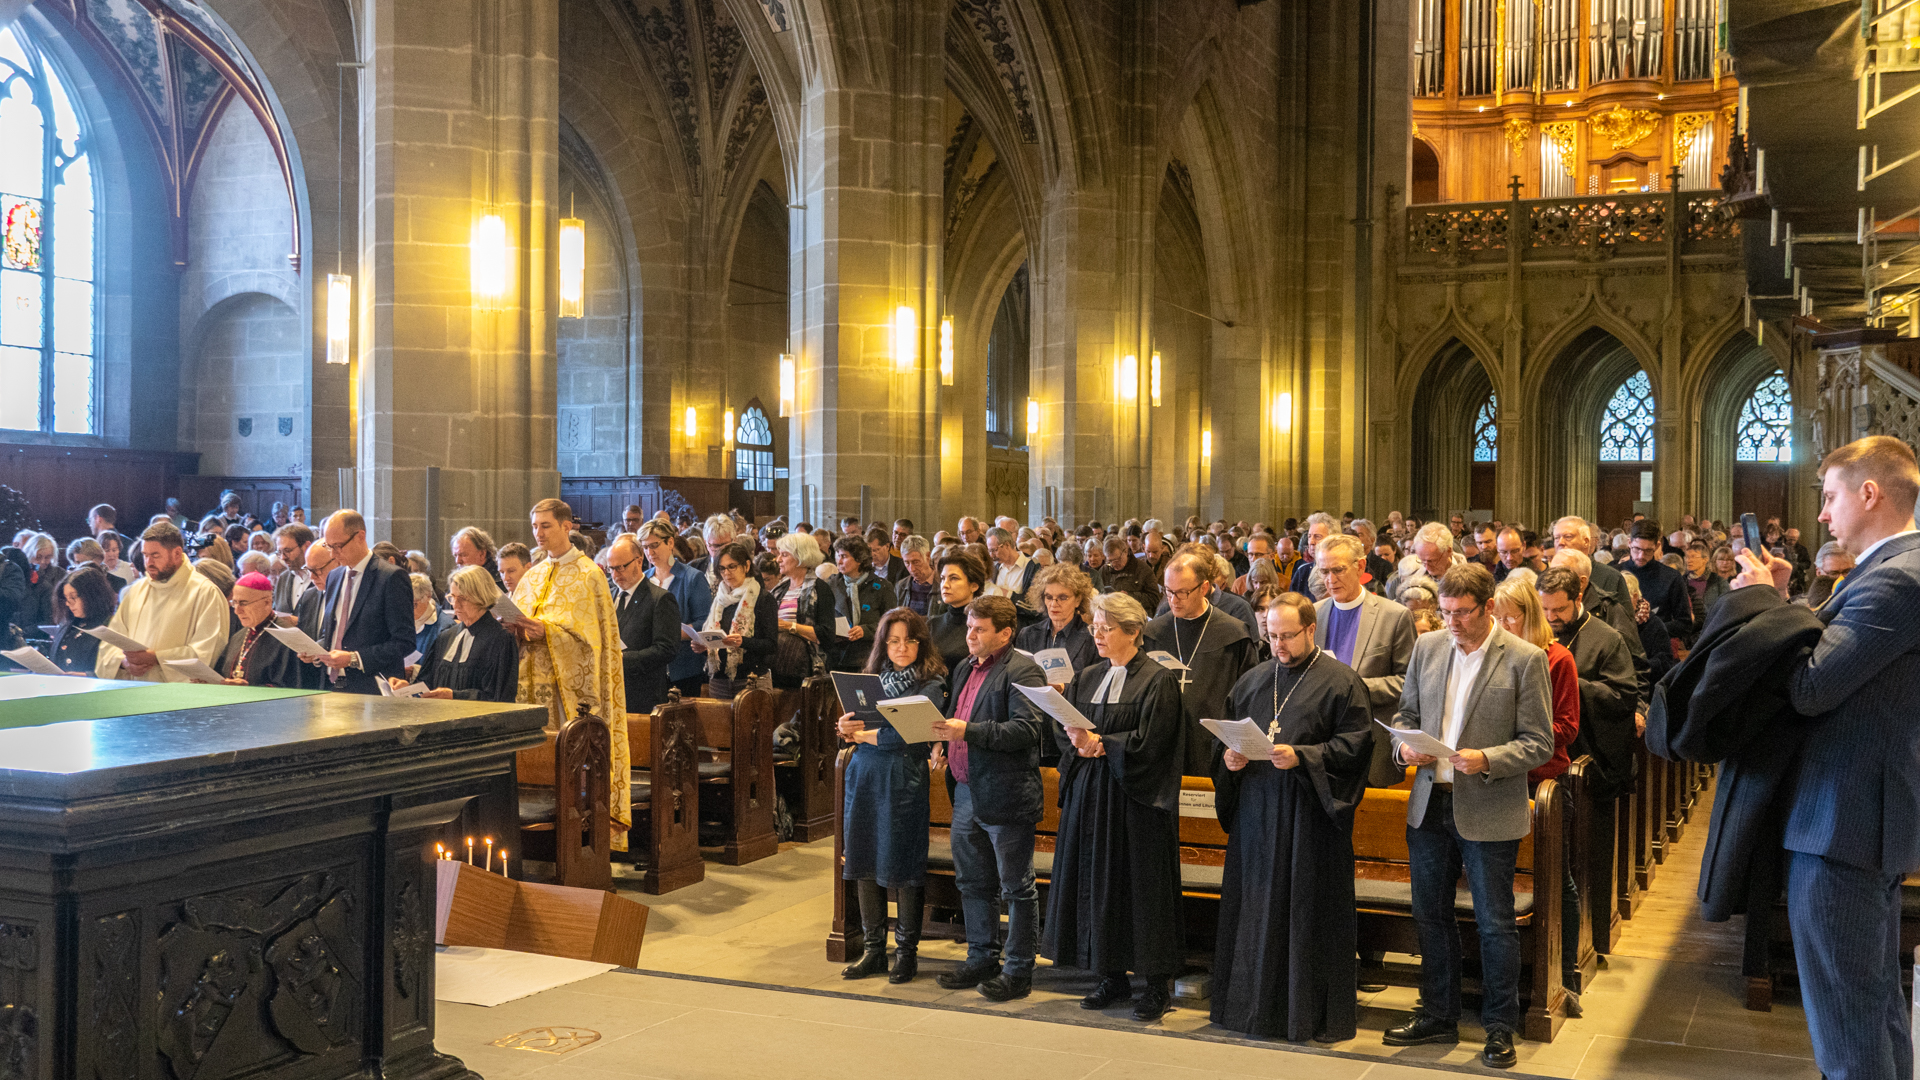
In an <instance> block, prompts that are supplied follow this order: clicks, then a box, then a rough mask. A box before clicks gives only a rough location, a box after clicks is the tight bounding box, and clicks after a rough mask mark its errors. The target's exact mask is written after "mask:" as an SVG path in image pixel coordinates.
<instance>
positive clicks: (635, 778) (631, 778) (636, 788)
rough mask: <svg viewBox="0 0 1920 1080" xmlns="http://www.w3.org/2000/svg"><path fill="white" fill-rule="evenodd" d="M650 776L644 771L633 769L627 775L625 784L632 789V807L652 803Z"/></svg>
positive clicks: (650, 774)
mask: <svg viewBox="0 0 1920 1080" xmlns="http://www.w3.org/2000/svg"><path fill="white" fill-rule="evenodd" d="M652 775H653V774H652V773H650V772H649V771H647V770H645V769H635V770H633V772H631V773H629V774H628V775H627V783H628V784H629V785H631V786H632V788H633V805H635V806H640V805H642V804H644V803H651V802H652V801H653V780H652V779H651V777H652Z"/></svg>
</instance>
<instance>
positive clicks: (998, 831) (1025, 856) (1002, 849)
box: [952, 784, 1040, 975]
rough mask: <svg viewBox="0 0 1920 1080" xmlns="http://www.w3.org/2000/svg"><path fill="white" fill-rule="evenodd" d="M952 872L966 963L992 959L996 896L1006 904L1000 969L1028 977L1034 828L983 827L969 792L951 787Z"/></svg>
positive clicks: (1034, 902)
mask: <svg viewBox="0 0 1920 1080" xmlns="http://www.w3.org/2000/svg"><path fill="white" fill-rule="evenodd" d="M952 835H953V873H954V879H955V880H954V884H955V885H956V886H957V887H958V888H959V890H960V913H961V915H962V916H963V917H964V918H965V919H966V923H967V963H969V964H974V963H982V962H984V961H987V960H991V959H993V954H994V949H993V932H994V930H995V929H997V928H998V927H999V925H1000V919H999V917H998V916H996V915H995V914H994V911H993V901H994V899H995V897H996V896H997V897H998V898H999V899H1001V900H1004V901H1006V904H1007V945H1006V956H1005V961H1004V965H1003V970H1005V972H1006V973H1007V974H1008V975H1031V974H1032V973H1033V956H1034V951H1035V949H1036V948H1037V946H1038V943H1039V937H1040V934H1039V930H1040V901H1039V896H1040V890H1038V889H1036V888H1034V885H1033V826H1032V825H983V824H981V823H980V821H979V820H978V819H976V818H975V817H974V816H973V792H972V790H971V789H969V788H968V787H967V785H965V784H955V785H954V788H953V829H952Z"/></svg>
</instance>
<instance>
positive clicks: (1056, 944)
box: [1040, 567, 1185, 1021]
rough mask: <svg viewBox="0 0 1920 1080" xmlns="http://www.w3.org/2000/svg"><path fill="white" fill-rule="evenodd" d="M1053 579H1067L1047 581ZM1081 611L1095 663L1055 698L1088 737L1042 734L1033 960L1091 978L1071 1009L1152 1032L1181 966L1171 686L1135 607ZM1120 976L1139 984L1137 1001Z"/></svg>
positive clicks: (1111, 605)
mask: <svg viewBox="0 0 1920 1080" xmlns="http://www.w3.org/2000/svg"><path fill="white" fill-rule="evenodd" d="M1058 569H1068V568H1065V567H1052V568H1050V569H1049V570H1048V571H1047V572H1048V573H1051V572H1052V571H1053V570H1058ZM1074 574H1075V576H1077V577H1081V578H1082V579H1083V580H1084V575H1081V574H1080V573H1079V572H1078V571H1074ZM1049 606H1051V605H1049ZM1092 606H1093V630H1092V637H1093V641H1094V644H1095V646H1096V647H1097V648H1098V649H1099V653H1100V656H1101V657H1102V658H1103V659H1102V660H1101V661H1100V662H1098V663H1095V664H1092V665H1090V666H1087V667H1083V668H1081V669H1080V670H1079V671H1078V672H1076V673H1075V675H1074V677H1073V681H1072V682H1071V683H1070V684H1069V685H1068V688H1067V691H1066V697H1067V699H1068V700H1069V701H1071V702H1072V703H1073V705H1074V707H1075V708H1076V709H1078V710H1079V711H1080V713H1081V714H1082V715H1083V716H1085V717H1086V718H1087V719H1088V720H1090V721H1092V722H1093V725H1094V730H1093V731H1083V730H1080V729H1077V728H1069V727H1067V726H1065V725H1063V724H1059V723H1050V724H1049V725H1048V726H1049V727H1050V728H1052V735H1053V737H1054V739H1055V741H1056V742H1057V743H1058V745H1059V747H1060V755H1061V756H1060V832H1059V838H1058V841H1057V847H1056V848H1055V850H1054V856H1053V880H1052V884H1051V886H1050V887H1049V889H1048V891H1047V919H1046V935H1045V938H1044V939H1043V941H1042V942H1041V950H1040V951H1041V955H1043V956H1045V957H1047V958H1048V959H1050V960H1052V961H1053V962H1054V963H1055V964H1056V965H1059V966H1063V967H1075V968H1083V969H1086V970H1088V971H1095V972H1099V973H1100V976H1101V978H1100V984H1099V985H1098V986H1097V987H1095V988H1094V991H1093V993H1091V994H1089V995H1087V996H1086V997H1085V998H1083V999H1081V1002H1080V1005H1081V1007H1082V1008H1085V1009H1105V1008H1109V1007H1111V1006H1113V1005H1116V1004H1118V1003H1120V1002H1123V1001H1127V1000H1128V999H1130V998H1131V999H1132V1000H1133V1005H1134V1008H1133V1015H1134V1018H1135V1019H1138V1020H1147V1021H1151V1020H1157V1019H1159V1018H1160V1016H1161V1015H1162V1014H1163V1013H1165V1012H1166V1011H1167V1009H1168V1007H1169V1006H1170V1005H1171V1003H1172V995H1173V976H1174V973H1175V972H1176V971H1178V970H1179V967H1180V959H1181V957H1180V934H1179V933H1178V932H1177V931H1178V927H1179V925H1180V818H1179V813H1180V773H1181V763H1182V761H1183V747H1184V739H1183V736H1184V733H1185V723H1184V721H1183V720H1182V719H1181V716H1180V680H1179V679H1178V678H1177V677H1175V675H1174V674H1173V672H1171V671H1169V670H1168V669H1166V668H1164V667H1162V666H1161V665H1159V664H1158V663H1155V662H1154V661H1153V660H1151V659H1149V658H1148V657H1147V655H1146V653H1145V652H1143V651H1142V650H1141V648H1140V636H1141V634H1142V633H1143V632H1144V631H1145V629H1146V625H1147V613H1146V611H1145V609H1143V608H1142V607H1141V606H1140V602H1139V601H1137V600H1135V599H1134V598H1133V597H1131V596H1128V595H1127V594H1126V593H1120V592H1115V593H1103V594H1101V595H1099V596H1096V597H1094V598H1093V601H1092ZM1129 971H1131V972H1135V973H1137V974H1139V975H1141V976H1143V977H1144V978H1145V980H1146V987H1145V989H1144V990H1143V991H1142V992H1141V993H1140V996H1139V997H1137V998H1134V996H1133V987H1132V984H1131V983H1129V982H1128V980H1127V973H1128V972H1129Z"/></svg>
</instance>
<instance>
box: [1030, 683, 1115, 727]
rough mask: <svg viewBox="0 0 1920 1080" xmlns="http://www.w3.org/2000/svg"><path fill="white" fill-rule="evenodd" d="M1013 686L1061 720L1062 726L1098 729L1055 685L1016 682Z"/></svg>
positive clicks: (1044, 710)
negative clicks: (1028, 684)
mask: <svg viewBox="0 0 1920 1080" xmlns="http://www.w3.org/2000/svg"><path fill="white" fill-rule="evenodd" d="M1013 688H1014V689H1015V690H1018V691H1020V692H1021V693H1022V694H1025V695H1026V696H1027V699H1028V700H1030V701H1032V702H1033V703H1034V704H1035V705H1038V706H1040V710H1041V711H1042V712H1044V713H1046V714H1047V715H1048V716H1051V717H1053V718H1054V719H1055V720H1057V721H1059V722H1060V726H1061V727H1069V728H1079V729H1080V730H1081V731H1094V730H1097V729H1095V728H1094V726H1093V721H1091V720H1089V719H1087V718H1086V717H1085V716H1083V715H1082V714H1081V712H1080V710H1079V709H1076V708H1074V707H1073V702H1071V701H1068V700H1067V699H1066V697H1065V696H1064V695H1062V694H1061V693H1060V691H1058V690H1055V689H1054V688H1053V687H1051V686H1024V685H1022V684H1020V683H1014V684H1013Z"/></svg>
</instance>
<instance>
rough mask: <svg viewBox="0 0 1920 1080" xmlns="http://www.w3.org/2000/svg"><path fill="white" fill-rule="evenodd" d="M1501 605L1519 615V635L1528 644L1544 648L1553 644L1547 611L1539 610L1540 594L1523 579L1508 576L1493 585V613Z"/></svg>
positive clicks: (1497, 612) (1498, 612) (1497, 613)
mask: <svg viewBox="0 0 1920 1080" xmlns="http://www.w3.org/2000/svg"><path fill="white" fill-rule="evenodd" d="M1502 607H1505V608H1509V609H1512V610H1513V611H1515V612H1517V613H1518V614H1519V616H1520V637H1521V638H1522V639H1523V640H1525V641H1526V642H1527V644H1529V645H1533V646H1535V647H1537V648H1541V649H1544V648H1546V647H1547V646H1549V645H1551V644H1553V640H1554V639H1553V627H1551V626H1549V625H1547V613H1546V612H1545V611H1543V610H1541V607H1540V594H1539V593H1537V592H1535V591H1534V590H1533V586H1531V585H1529V584H1527V583H1526V582H1524V581H1514V580H1512V579H1511V578H1509V579H1508V580H1506V581H1503V582H1501V583H1500V584H1498V585H1495V586H1494V587H1493V609H1494V611H1493V613H1494V615H1495V616H1496V617H1498V616H1499V614H1500V609H1501V608H1502Z"/></svg>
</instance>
